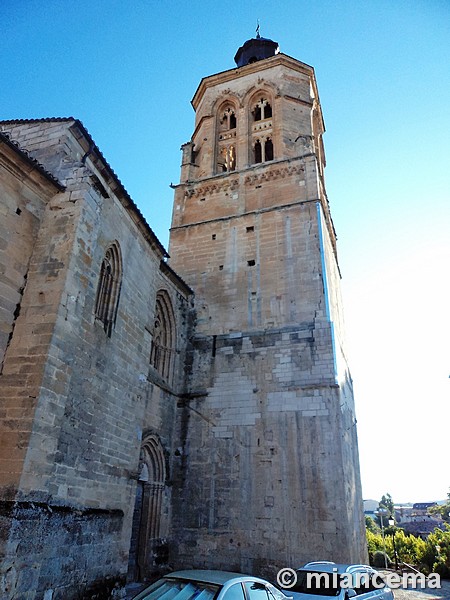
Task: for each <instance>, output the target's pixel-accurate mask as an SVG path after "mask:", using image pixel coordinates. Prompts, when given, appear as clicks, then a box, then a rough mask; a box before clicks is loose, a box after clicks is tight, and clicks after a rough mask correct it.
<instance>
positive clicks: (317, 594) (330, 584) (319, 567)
mask: <svg viewBox="0 0 450 600" xmlns="http://www.w3.org/2000/svg"><path fill="white" fill-rule="evenodd" d="M295 574H296V577H293V580H294V581H295V583H294V581H293V582H292V585H291V586H286V587H284V586H281V589H282V590H283V592H284V593H285V594H286V595H289V596H291V597H292V598H294V600H324V597H328V598H335V599H336V600H350V599H351V598H357V600H369V598H370V600H394V594H393V592H392V590H391V589H390V588H389V587H388V586H387V585H386V583H385V582H384V580H383V578H382V577H381V575H380V573H379V572H378V571H376V570H375V569H373V568H372V567H369V566H368V565H346V564H336V563H334V562H330V561H318V562H310V563H306V565H304V566H303V567H301V568H300V569H295Z"/></svg>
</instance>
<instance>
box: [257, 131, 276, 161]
mask: <svg viewBox="0 0 450 600" xmlns="http://www.w3.org/2000/svg"><path fill="white" fill-rule="evenodd" d="M268 160H273V144H272V140H271V138H270V137H268V138H266V139H265V140H264V142H263V143H262V142H261V140H260V139H257V140H256V142H255V145H254V147H253V161H254V163H255V164H258V163H263V162H267V161H268Z"/></svg>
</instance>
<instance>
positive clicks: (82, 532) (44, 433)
mask: <svg viewBox="0 0 450 600" xmlns="http://www.w3.org/2000/svg"><path fill="white" fill-rule="evenodd" d="M71 125H72V124H71V123H70V122H69V123H65V122H64V127H63V124H60V130H59V135H58V137H57V138H55V140H56V139H57V143H58V149H55V148H54V147H53V146H52V145H48V144H47V142H48V138H47V135H48V129H49V127H48V124H46V123H45V124H42V128H41V138H39V137H38V136H37V135H36V133H37V129H38V128H37V127H36V126H35V125H34V124H33V126H32V127H31V126H30V129H29V130H28V129H27V126H26V125H25V124H22V125H21V126H20V131H18V129H17V128H16V129H15V135H16V137H17V139H18V140H19V141H20V143H22V144H23V145H24V146H25V147H26V146H27V143H28V138H27V135H28V133H29V134H30V135H31V131H32V132H33V137H32V140H33V142H32V143H31V142H30V146H32V148H39V151H37V150H36V154H39V160H40V161H41V162H42V163H43V164H44V165H46V156H47V153H48V163H49V165H51V166H52V168H54V169H56V171H54V172H53V173H54V174H55V175H56V176H59V177H60V178H61V179H62V180H63V181H64V182H65V183H66V185H67V192H66V193H65V194H63V195H61V196H60V197H56V198H54V199H53V200H52V201H51V202H50V203H49V205H48V208H47V210H46V211H45V214H44V216H43V220H42V224H41V227H40V230H39V234H38V240H37V243H36V245H35V248H34V253H33V257H32V266H31V268H30V276H29V279H28V284H27V289H26V292H25V294H24V296H23V300H22V310H21V314H20V317H19V319H17V323H16V327H15V330H14V336H13V339H12V340H11V343H10V346H9V348H8V353H7V357H6V360H5V365H4V373H3V375H2V377H1V378H0V385H1V386H2V389H4V390H7V392H8V393H10V394H11V402H12V404H14V405H15V406H20V405H23V404H24V402H25V400H24V399H23V396H22V399H21V395H23V394H24V392H25V393H26V394H27V395H32V396H33V398H27V399H26V403H27V413H26V423H27V424H28V427H29V441H28V443H26V444H25V445H24V447H23V449H22V452H23V454H24V459H25V463H24V466H23V470H22V472H21V476H20V484H19V485H18V487H17V491H16V492H15V494H14V496H11V493H10V495H9V496H8V494H6V491H5V490H3V498H4V502H3V505H2V506H3V519H2V521H3V527H4V529H5V530H7V531H8V532H9V535H8V536H7V539H8V541H7V543H6V544H5V545H4V548H3V550H4V561H3V579H2V582H3V589H4V592H5V593H6V594H7V596H6V597H11V598H13V597H14V598H15V597H20V598H23V599H26V598H34V597H35V596H34V594H35V593H38V594H41V595H43V594H44V593H47V594H52V596H51V597H52V598H53V599H54V600H56V599H59V598H64V599H71V598H76V597H79V594H80V593H82V591H83V590H84V593H85V594H88V593H94V591H95V589H97V588H98V587H99V586H100V587H102V586H103V589H104V594H106V593H107V591H108V590H109V589H110V588H111V586H113V585H114V584H115V583H116V584H118V585H121V584H123V583H124V580H125V577H126V571H127V566H128V550H129V543H130V535H131V519H132V512H133V506H134V494H135V489H136V480H137V478H138V465H139V453H140V446H141V440H142V438H143V436H144V435H146V434H148V433H149V432H152V433H153V434H155V435H157V436H159V438H160V440H161V443H162V445H163V447H164V448H165V450H166V452H167V456H168V457H169V458H168V460H169V463H168V464H169V475H170V464H171V460H172V458H171V456H172V444H173V441H172V436H173V426H174V418H175V408H176V405H175V398H174V397H173V395H172V394H171V390H174V391H175V390H178V389H179V388H180V386H181V382H182V379H181V376H180V375H181V374H182V369H181V368H180V365H179V364H176V365H175V377H174V380H173V381H172V382H170V385H169V386H167V385H166V386H165V389H161V388H160V387H159V385H158V384H157V383H155V382H154V381H153V382H152V381H150V380H149V379H148V375H149V357H150V345H151V331H152V326H153V318H154V310H155V300H156V293H157V292H158V290H160V289H162V288H163V289H165V290H166V291H167V293H168V294H169V297H170V298H171V301H172V303H173V306H174V313H175V314H176V330H177V334H178V338H177V343H176V345H177V349H178V353H177V354H176V356H177V359H176V360H177V361H178V360H179V357H182V355H183V347H184V345H185V343H186V333H185V329H186V321H187V317H186V315H187V312H188V308H189V304H188V301H187V297H186V292H185V288H179V287H178V286H177V284H176V282H175V281H176V280H175V279H174V278H173V277H169V276H168V275H167V274H166V273H165V271H164V270H161V268H160V261H161V254H158V253H157V252H156V251H155V250H153V249H152V248H151V247H150V246H149V243H148V242H147V241H146V240H145V239H144V237H143V236H142V235H141V234H140V232H139V231H138V229H137V226H136V223H135V220H134V218H132V216H131V215H130V213H129V211H127V210H126V208H125V207H124V206H123V204H122V203H121V202H120V201H119V199H118V197H117V195H116V193H115V192H114V191H113V189H112V188H111V187H110V185H109V184H110V182H109V181H107V180H106V178H105V176H104V174H102V172H100V171H99V170H98V168H97V166H96V163H95V162H94V160H93V159H92V160H90V159H88V160H87V161H86V164H83V163H82V162H80V158H81V157H82V156H83V148H80V147H79V146H78V145H77V142H76V141H74V139H73V136H72V134H71V131H70V130H69V129H68V128H69V127H70V126H71ZM13 129H14V128H13ZM39 139H40V144H39ZM50 139H53V138H51V136H50ZM36 140H37V141H36ZM55 143H56V142H55ZM61 148H64V157H62V158H60V160H59V162H58V165H59V166H55V153H57V152H59V151H60V149H61ZM62 165H64V166H63V167H62ZM113 241H116V242H117V243H118V244H119V246H120V249H121V252H122V258H123V265H124V266H123V278H122V287H121V294H120V301H119V309H118V314H117V319H116V324H115V328H114V330H113V331H112V335H111V337H108V336H107V335H106V333H105V331H104V329H103V327H102V325H101V324H100V323H99V322H98V321H97V320H96V319H95V318H94V304H95V297H96V291H97V285H98V279H99V272H100V265H101V262H102V260H103V257H104V254H105V252H106V249H107V248H108V246H109V245H110V244H111V243H112V242H113ZM37 336H45V345H43V341H42V339H41V338H40V337H39V338H37ZM33 348H36V350H35V351H34V352H33ZM29 373H32V374H33V375H34V376H35V377H36V379H35V384H34V388H31V387H28V388H26V387H25V388H24V379H23V378H24V376H27V377H29V375H28V374H29ZM14 377H16V382H14ZM19 380H20V381H19ZM11 390H15V391H14V394H15V395H12V392H11ZM8 426H9V427H10V429H12V428H13V423H9V424H8ZM10 451H11V452H13V453H15V452H16V449H15V448H13V447H11V448H10ZM12 498H14V500H15V502H14V505H13V504H11V500H12ZM169 500H170V499H169ZM13 506H14V509H13V508H12V507H13ZM166 530H167V528H166ZM25 532H26V538H27V539H28V538H31V539H33V544H32V545H30V544H28V543H26V540H25V538H24V534H25ZM62 548H64V553H63V552H62V550H61V549H62ZM8 594H9V595H8ZM105 597H106V596H105Z"/></svg>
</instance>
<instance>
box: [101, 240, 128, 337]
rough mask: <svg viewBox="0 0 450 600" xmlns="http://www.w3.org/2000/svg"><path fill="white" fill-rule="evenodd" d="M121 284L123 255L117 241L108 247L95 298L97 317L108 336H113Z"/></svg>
mask: <svg viewBox="0 0 450 600" xmlns="http://www.w3.org/2000/svg"><path fill="white" fill-rule="evenodd" d="M121 285H122V256H121V253H120V248H119V245H118V244H117V243H116V242H115V243H114V244H111V246H110V247H109V248H108V250H107V251H106V253H105V257H104V259H103V261H102V266H101V268H100V279H99V282H98V288H97V298H96V300H95V317H96V318H97V319H98V320H99V321H101V322H102V323H103V328H104V330H105V331H106V333H107V335H108V337H111V332H112V329H113V326H114V325H115V322H116V317H117V308H118V306H119V296H120V287H121Z"/></svg>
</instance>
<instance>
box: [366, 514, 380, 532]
mask: <svg viewBox="0 0 450 600" xmlns="http://www.w3.org/2000/svg"><path fill="white" fill-rule="evenodd" d="M366 530H367V531H371V532H372V533H380V528H379V527H378V525H377V524H376V523H375V521H374V519H372V517H369V516H368V515H366Z"/></svg>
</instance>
